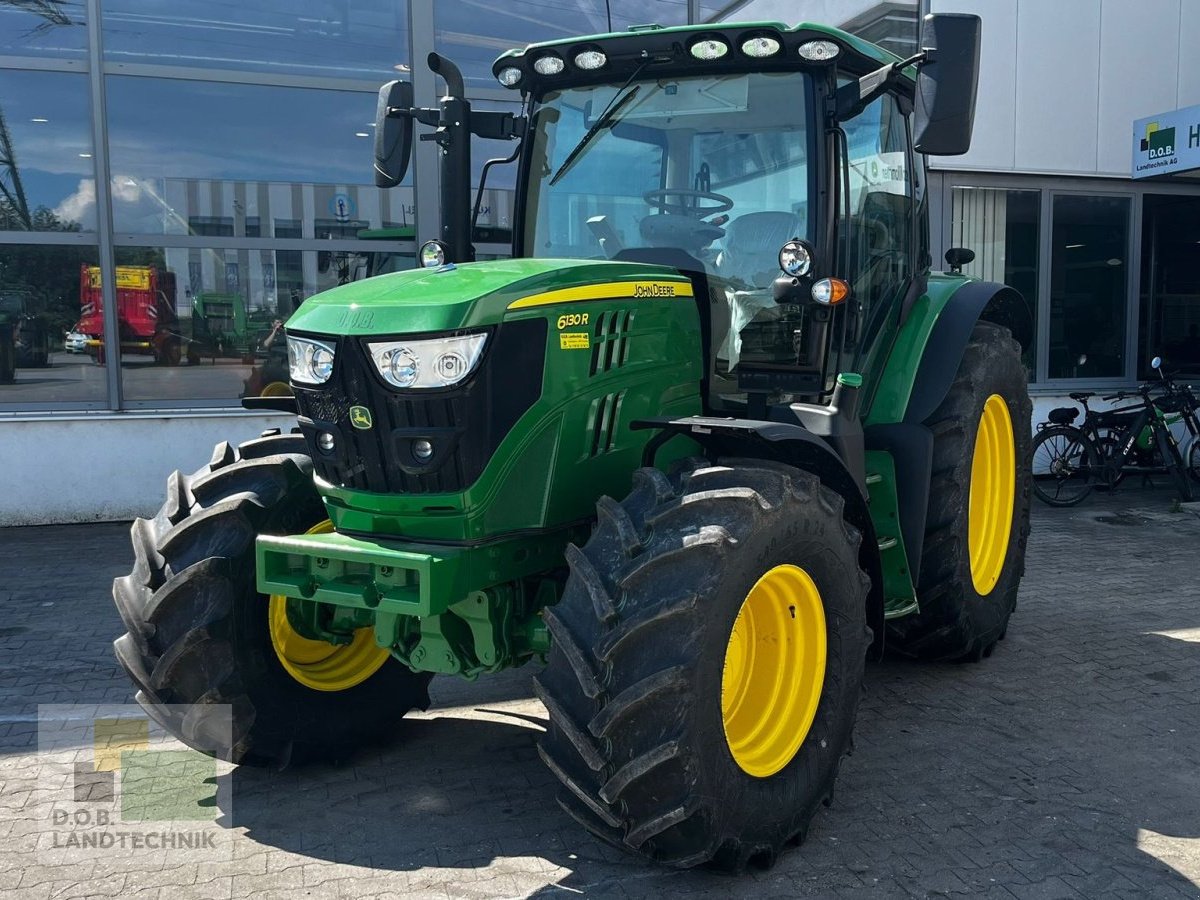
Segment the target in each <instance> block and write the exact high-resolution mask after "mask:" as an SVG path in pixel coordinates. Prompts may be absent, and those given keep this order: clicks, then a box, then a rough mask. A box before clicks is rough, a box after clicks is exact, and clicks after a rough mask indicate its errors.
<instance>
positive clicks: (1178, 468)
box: [1159, 426, 1192, 503]
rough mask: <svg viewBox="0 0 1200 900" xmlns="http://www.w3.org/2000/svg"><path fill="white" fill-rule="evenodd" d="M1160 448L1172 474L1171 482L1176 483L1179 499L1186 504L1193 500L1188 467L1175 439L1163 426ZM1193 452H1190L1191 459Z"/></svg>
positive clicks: (1160, 435)
mask: <svg viewBox="0 0 1200 900" xmlns="http://www.w3.org/2000/svg"><path fill="white" fill-rule="evenodd" d="M1159 446H1160V448H1162V452H1163V456H1164V457H1165V458H1164V460H1163V462H1165V463H1166V465H1167V470H1168V471H1169V472H1170V473H1171V480H1172V481H1174V482H1175V490H1176V491H1177V492H1178V493H1179V499H1180V500H1182V501H1183V502H1184V503H1187V502H1189V501H1190V500H1191V499H1192V482H1191V479H1190V478H1188V467H1187V466H1185V465H1184V464H1183V457H1182V456H1181V455H1180V453H1179V445H1178V444H1177V443H1175V439H1174V438H1173V437H1171V433H1170V431H1168V430H1167V429H1166V426H1163V428H1162V431H1161V432H1160V434H1159ZM1191 455H1192V454H1191V451H1189V452H1188V456H1189V457H1190V456H1191Z"/></svg>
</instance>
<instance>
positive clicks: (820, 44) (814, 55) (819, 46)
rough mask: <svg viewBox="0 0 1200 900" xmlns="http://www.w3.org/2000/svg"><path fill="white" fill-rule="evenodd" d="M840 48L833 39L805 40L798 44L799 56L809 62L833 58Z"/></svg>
mask: <svg viewBox="0 0 1200 900" xmlns="http://www.w3.org/2000/svg"><path fill="white" fill-rule="evenodd" d="M841 51H842V48H841V47H839V46H838V45H837V44H835V43H834V42H833V41H805V42H804V43H803V44H801V45H800V56H801V58H802V59H807V60H808V61H809V62H824V61H825V60H827V59H833V58H834V57H835V56H837V55H838V54H839V53H840V52H841Z"/></svg>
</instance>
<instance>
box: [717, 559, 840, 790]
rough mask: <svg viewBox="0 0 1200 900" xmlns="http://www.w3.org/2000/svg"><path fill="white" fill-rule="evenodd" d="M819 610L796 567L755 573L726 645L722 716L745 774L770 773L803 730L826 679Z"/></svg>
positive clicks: (811, 586)
mask: <svg viewBox="0 0 1200 900" xmlns="http://www.w3.org/2000/svg"><path fill="white" fill-rule="evenodd" d="M826 652H827V647H826V637H825V608H824V606H823V605H822V603H821V592H820V591H818V590H817V586H816V584H815V583H813V580H812V578H811V577H810V576H809V574H808V573H807V572H805V571H804V570H803V569H801V568H799V567H798V566H786V565H785V566H776V567H775V568H773V569H771V570H770V571H769V572H767V573H766V574H765V575H763V576H762V578H760V579H758V581H757V582H756V583H755V585H754V587H752V588H751V589H750V593H749V594H748V595H747V596H746V599H745V601H744V602H743V603H742V608H741V609H740V610H739V611H738V615H737V619H736V620H735V621H734V623H733V631H732V632H730V635H729V644H728V645H727V646H726V648H725V669H724V672H723V673H722V675H721V719H722V722H723V724H724V727H725V742H726V743H727V744H728V745H729V751H730V753H732V754H733V758H734V761H735V762H736V763H737V764H738V765H739V766H740V767H741V769H742V771H743V772H745V773H746V774H748V775H754V776H756V777H758V778H766V777H767V776H769V775H774V774H775V773H776V772H778V771H779V770H780V769H782V768H783V767H784V766H786V765H787V764H788V763H789V762H791V761H792V757H794V756H795V755H796V751H797V750H799V749H800V745H801V744H803V743H804V739H805V737H807V736H808V730H809V728H811V727H812V723H813V719H814V718H815V717H816V715H817V704H818V703H819V702H820V700H821V687H822V685H823V684H824V682H825V655H826Z"/></svg>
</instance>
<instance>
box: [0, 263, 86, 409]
mask: <svg viewBox="0 0 1200 900" xmlns="http://www.w3.org/2000/svg"><path fill="white" fill-rule="evenodd" d="M98 264H99V254H98V253H97V249H96V247H89V246H82V245H53V244H0V410H2V409H4V408H5V407H8V406H11V405H14V404H19V405H34V404H43V403H104V402H106V401H107V400H108V387H107V383H106V381H105V373H104V368H103V367H102V366H101V365H99V360H102V359H103V353H102V351H100V350H99V347H100V342H101V340H102V339H103V336H104V327H103V323H102V321H101V316H100V309H99V308H98V307H97V305H96V304H95V302H94V300H95V298H94V297H93V292H92V291H91V288H90V281H89V276H90V275H91V274H92V273H94V275H95V280H96V281H97V282H98V280H99V271H100V270H99V268H97V266H98ZM85 326H88V327H87V330H86V331H85Z"/></svg>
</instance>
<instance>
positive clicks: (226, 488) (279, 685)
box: [113, 431, 430, 766]
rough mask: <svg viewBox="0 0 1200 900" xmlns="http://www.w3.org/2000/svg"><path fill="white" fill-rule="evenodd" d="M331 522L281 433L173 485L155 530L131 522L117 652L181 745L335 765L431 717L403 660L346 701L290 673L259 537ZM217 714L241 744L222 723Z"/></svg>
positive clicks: (223, 448) (300, 443)
mask: <svg viewBox="0 0 1200 900" xmlns="http://www.w3.org/2000/svg"><path fill="white" fill-rule="evenodd" d="M324 519H325V512H324V509H323V506H322V503H321V498H320V496H319V495H318V494H317V491H316V489H315V488H314V486H313V481H312V461H311V459H310V458H309V457H308V455H307V451H306V449H305V445H304V439H303V438H302V437H301V436H300V435H297V434H280V433H278V431H274V432H265V433H264V434H263V436H262V437H261V438H258V439H255V440H252V441H248V442H246V443H244V444H242V445H241V446H240V447H237V448H236V449H235V448H233V447H231V446H230V445H229V444H228V443H221V444H218V445H217V448H216V450H215V452H214V453H213V458H212V462H211V463H210V464H209V465H207V466H205V467H204V468H202V469H200V471H198V472H196V474H194V475H192V476H191V477H190V478H189V477H185V476H183V475H181V474H180V473H179V472H175V473H174V474H172V475H171V476H170V478H168V479H167V500H166V503H165V504H164V505H163V507H162V509H160V510H159V512H158V514H157V515H156V516H155V517H154V518H153V519H137V520H136V521H135V522H134V524H133V529H132V539H133V552H134V559H135V562H134V567H133V571H132V572H131V573H130V574H129V575H126V576H124V577H123V578H118V579H116V580H115V581H114V582H113V598H114V600H115V601H116V605H117V609H118V611H119V612H120V614H121V618H122V620H123V621H124V623H125V627H126V628H127V629H128V633H126V634H125V635H124V636H122V637H120V638H118V639H117V641H116V642H115V643H114V649H115V651H116V655H117V659H118V660H119V661H120V663H121V665H122V666H123V667H124V669H125V671H126V672H127V673H128V674H129V677H130V678H131V679H132V680H133V682H134V684H135V685H136V686H137V688H138V691H137V695H136V700H137V702H138V703H140V704H141V705H142V706H143V707H144V708H145V709H146V711H147V712H148V713H149V715H150V716H151V717H152V718H153V719H154V720H155V721H156V722H158V723H159V724H160V725H162V726H163V727H164V728H166V729H167V730H168V731H170V732H171V733H172V734H174V735H175V736H176V737H178V738H179V739H180V740H182V741H183V742H184V743H186V744H188V745H189V746H191V747H194V748H195V749H197V750H200V751H202V752H204V753H208V754H210V755H213V756H218V757H220V758H222V759H228V760H230V761H232V762H241V763H254V764H262V765H273V766H281V765H286V764H288V763H301V762H316V761H338V760H342V759H346V758H348V757H349V756H350V755H352V754H353V753H354V752H355V751H356V750H358V749H359V748H361V747H363V746H365V745H369V744H374V743H378V742H381V741H383V740H384V739H386V738H387V737H388V736H390V734H391V732H392V731H393V730H394V729H395V728H396V726H397V723H398V722H399V719H400V717H401V716H402V715H403V714H404V713H406V712H407V711H408V710H410V709H412V708H413V707H418V708H420V709H425V708H427V707H428V705H429V694H428V690H427V686H428V683H429V679H430V676H429V675H428V674H414V673H413V672H411V671H409V670H408V669H407V668H406V667H405V666H403V665H401V664H400V663H399V662H397V661H396V660H394V659H387V660H386V661H384V662H383V664H382V666H380V667H379V668H378V669H377V670H376V671H374V673H373V674H370V675H369V676H368V677H366V678H365V679H364V680H362V681H361V682H360V683H357V684H355V685H354V686H352V687H348V688H346V689H343V690H336V689H332V688H330V689H314V688H312V687H310V686H308V685H306V684H304V683H302V682H301V681H300V680H298V679H297V678H295V677H293V675H291V674H289V672H288V670H287V669H285V667H284V664H283V662H282V661H281V658H280V655H279V653H277V652H276V647H275V644H274V643H273V639H272V633H273V632H272V625H271V622H270V617H269V609H270V608H271V604H270V601H269V600H268V598H267V597H265V596H263V595H262V594H260V593H258V590H257V587H256V585H255V574H254V573H255V565H254V541H255V537H256V536H257V535H259V534H295V533H298V532H299V533H303V532H304V531H306V530H307V529H309V528H310V527H311V526H313V525H314V524H315V523H319V522H321V521H323V520H324ZM277 624H278V623H277ZM221 707H228V709H229V710H230V711H231V714H232V734H230V733H229V731H230V729H229V728H226V727H224V726H223V724H222V725H217V724H215V723H217V722H220V721H222V718H223V717H224V716H225V711H224V709H221ZM225 721H228V720H227V719H226V720H225Z"/></svg>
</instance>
